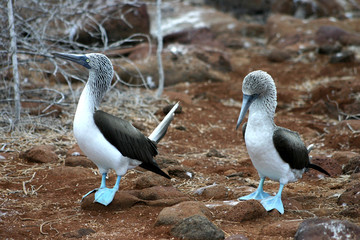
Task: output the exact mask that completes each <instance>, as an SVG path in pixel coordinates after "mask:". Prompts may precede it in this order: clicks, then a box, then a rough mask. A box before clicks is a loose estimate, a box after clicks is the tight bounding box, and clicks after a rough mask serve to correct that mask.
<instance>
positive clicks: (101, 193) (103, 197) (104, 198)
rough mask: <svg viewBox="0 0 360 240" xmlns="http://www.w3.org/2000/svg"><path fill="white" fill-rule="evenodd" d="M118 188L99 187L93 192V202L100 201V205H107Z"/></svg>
mask: <svg viewBox="0 0 360 240" xmlns="http://www.w3.org/2000/svg"><path fill="white" fill-rule="evenodd" d="M117 190H118V189H114V188H99V189H98V190H97V191H96V193H95V200H94V202H98V203H101V204H102V205H105V206H107V205H109V204H110V203H111V202H112V200H113V199H114V197H115V193H116V192H117Z"/></svg>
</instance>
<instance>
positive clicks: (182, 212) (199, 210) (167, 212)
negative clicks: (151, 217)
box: [155, 201, 211, 226]
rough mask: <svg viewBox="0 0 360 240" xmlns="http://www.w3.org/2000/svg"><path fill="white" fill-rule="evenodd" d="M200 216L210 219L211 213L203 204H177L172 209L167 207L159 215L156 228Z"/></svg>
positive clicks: (191, 202)
mask: <svg viewBox="0 0 360 240" xmlns="http://www.w3.org/2000/svg"><path fill="white" fill-rule="evenodd" d="M194 215H198V216H204V217H210V216H211V212H210V211H209V209H208V208H207V207H206V206H205V205H204V204H203V203H202V202H197V201H186V202H181V203H179V204H176V205H174V206H171V207H166V208H164V209H163V210H161V212H160V213H159V215H158V217H157V219H156V222H155V226H160V225H174V224H176V223H179V222H180V221H182V220H184V219H185V218H188V217H191V216H194Z"/></svg>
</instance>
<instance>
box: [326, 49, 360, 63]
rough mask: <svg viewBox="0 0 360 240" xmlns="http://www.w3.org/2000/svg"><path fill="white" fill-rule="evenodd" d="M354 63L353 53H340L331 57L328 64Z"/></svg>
mask: <svg viewBox="0 0 360 240" xmlns="http://www.w3.org/2000/svg"><path fill="white" fill-rule="evenodd" d="M354 61H355V53H354V52H353V51H342V52H339V53H336V54H335V55H332V56H331V58H330V61H329V62H330V63H349V62H354Z"/></svg>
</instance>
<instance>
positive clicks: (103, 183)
mask: <svg viewBox="0 0 360 240" xmlns="http://www.w3.org/2000/svg"><path fill="white" fill-rule="evenodd" d="M106 175H107V173H103V174H102V177H101V184H100V188H95V189H93V190H91V191H90V192H88V193H87V194H85V195H84V196H83V197H82V198H81V201H83V200H84V198H86V197H87V196H88V195H90V194H92V193H93V192H97V191H98V190H99V189H101V188H106Z"/></svg>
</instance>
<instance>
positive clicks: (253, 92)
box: [236, 70, 276, 129]
mask: <svg viewBox="0 0 360 240" xmlns="http://www.w3.org/2000/svg"><path fill="white" fill-rule="evenodd" d="M242 92H243V103H242V106H241V111H240V115H239V118H238V121H237V124H236V129H238V127H239V126H240V123H241V122H242V120H243V119H244V118H245V114H246V112H247V110H248V109H249V108H250V105H251V104H252V103H253V102H254V101H255V100H256V99H258V98H262V97H264V98H263V99H264V101H263V103H264V105H265V109H267V110H268V111H270V112H271V113H272V112H275V108H276V87H275V83H274V80H273V79H272V77H271V76H270V75H269V74H268V73H267V72H264V71H261V70H257V71H253V72H251V73H249V74H248V75H246V77H245V78H244V81H243V85H242Z"/></svg>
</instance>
